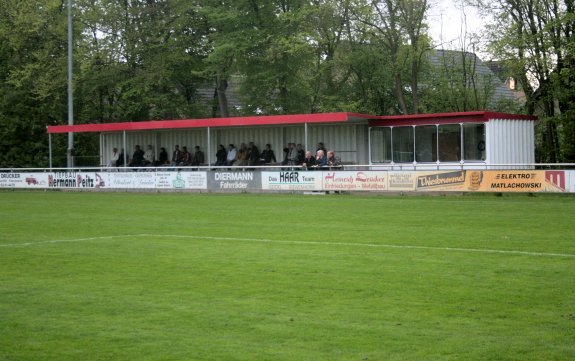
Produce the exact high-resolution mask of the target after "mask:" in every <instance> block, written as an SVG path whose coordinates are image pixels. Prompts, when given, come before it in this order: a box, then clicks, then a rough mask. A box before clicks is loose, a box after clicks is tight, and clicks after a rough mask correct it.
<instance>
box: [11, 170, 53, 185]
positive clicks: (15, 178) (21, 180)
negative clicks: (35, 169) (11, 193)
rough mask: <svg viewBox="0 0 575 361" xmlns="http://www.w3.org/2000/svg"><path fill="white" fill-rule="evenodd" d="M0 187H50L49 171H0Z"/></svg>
mask: <svg viewBox="0 0 575 361" xmlns="http://www.w3.org/2000/svg"><path fill="white" fill-rule="evenodd" d="M0 188H48V173H15V172H9V173H0Z"/></svg>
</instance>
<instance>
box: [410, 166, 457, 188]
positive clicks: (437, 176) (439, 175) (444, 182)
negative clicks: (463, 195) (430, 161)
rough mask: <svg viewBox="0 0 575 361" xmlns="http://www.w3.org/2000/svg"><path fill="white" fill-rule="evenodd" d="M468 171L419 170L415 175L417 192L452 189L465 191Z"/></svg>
mask: <svg viewBox="0 0 575 361" xmlns="http://www.w3.org/2000/svg"><path fill="white" fill-rule="evenodd" d="M465 173H466V171H464V170H458V171H448V172H445V171H443V172H441V171H433V172H423V171H418V172H416V175H415V190H416V191H417V192H430V191H431V192H435V191H452V192H463V191H465V190H466V174H465Z"/></svg>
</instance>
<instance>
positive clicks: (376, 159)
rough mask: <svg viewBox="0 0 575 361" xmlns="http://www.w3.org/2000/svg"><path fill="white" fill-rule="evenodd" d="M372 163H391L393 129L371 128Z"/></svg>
mask: <svg viewBox="0 0 575 361" xmlns="http://www.w3.org/2000/svg"><path fill="white" fill-rule="evenodd" d="M371 162H372V163H390V162H391V128H389V127H377V128H371Z"/></svg>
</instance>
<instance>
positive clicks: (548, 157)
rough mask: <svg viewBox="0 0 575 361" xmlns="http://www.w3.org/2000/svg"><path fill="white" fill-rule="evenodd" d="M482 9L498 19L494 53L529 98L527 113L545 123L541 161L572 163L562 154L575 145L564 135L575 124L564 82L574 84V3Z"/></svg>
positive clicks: (500, 1)
mask: <svg viewBox="0 0 575 361" xmlns="http://www.w3.org/2000/svg"><path fill="white" fill-rule="evenodd" d="M478 5H479V6H480V7H481V8H482V9H483V10H484V11H489V12H490V13H491V14H493V15H494V19H495V20H494V21H493V23H492V24H491V25H490V29H491V30H490V38H489V40H490V48H489V49H490V52H491V53H492V54H493V55H494V56H495V57H496V58H498V59H502V60H504V61H505V62H506V66H507V67H508V69H510V72H511V74H512V75H513V77H514V78H515V79H517V80H518V82H519V84H520V85H521V88H522V89H523V91H524V92H525V95H526V99H527V103H526V112H527V113H528V114H534V115H538V116H540V118H541V121H540V123H539V125H538V128H539V129H538V131H539V133H540V139H541V143H540V144H539V147H538V148H539V149H538V154H537V160H538V161H542V162H556V161H558V160H563V159H565V160H566V159H569V158H570V156H568V157H566V155H567V153H562V151H561V149H562V148H564V149H571V148H572V147H573V145H572V144H573V143H574V142H575V138H572V137H571V136H565V135H566V134H562V132H563V130H564V129H570V127H571V126H570V123H572V122H573V121H575V120H573V119H572V118H571V117H570V115H569V114H570V112H569V111H568V109H570V108H571V106H572V105H571V104H570V103H571V102H572V101H571V100H569V97H565V96H564V94H572V93H571V92H572V89H573V86H574V84H573V83H572V82H570V81H569V80H568V81H567V82H566V83H565V82H564V80H563V77H564V76H567V79H570V77H571V74H570V72H569V71H567V72H566V71H565V70H564V69H567V68H568V66H572V65H573V63H572V60H571V59H572V49H573V47H572V44H573V41H574V37H573V27H574V25H573V24H574V20H575V14H574V6H573V5H574V3H573V0H523V1H516V0H489V1H488V0H485V1H481V2H478ZM565 86H567V88H566V89H565ZM566 113H567V115H566Z"/></svg>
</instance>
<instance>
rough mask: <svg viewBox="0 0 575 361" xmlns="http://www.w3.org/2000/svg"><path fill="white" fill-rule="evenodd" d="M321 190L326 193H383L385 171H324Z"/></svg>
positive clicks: (385, 188) (385, 181) (385, 179)
mask: <svg viewBox="0 0 575 361" xmlns="http://www.w3.org/2000/svg"><path fill="white" fill-rule="evenodd" d="M322 173H323V189H324V190H326V191H331V190H333V191H385V190H387V172H386V171H353V172H352V171H341V172H339V171H324V172H322Z"/></svg>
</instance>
